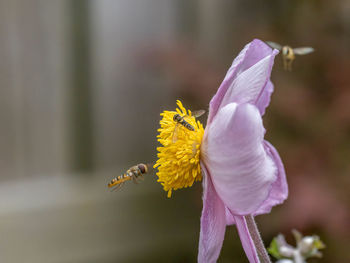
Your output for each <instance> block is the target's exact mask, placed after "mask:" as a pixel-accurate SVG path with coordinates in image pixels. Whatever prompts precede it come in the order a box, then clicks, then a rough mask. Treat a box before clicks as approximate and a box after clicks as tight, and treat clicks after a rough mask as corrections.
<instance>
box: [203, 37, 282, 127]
mask: <svg viewBox="0 0 350 263" xmlns="http://www.w3.org/2000/svg"><path fill="white" fill-rule="evenodd" d="M277 54H278V51H277V50H272V49H271V48H270V47H269V46H268V45H266V44H265V43H264V42H262V41H260V40H257V39H255V40H253V41H252V42H251V43H249V44H248V45H246V46H245V47H244V49H243V50H242V51H241V53H240V54H239V55H238V56H237V58H236V59H235V60H234V61H233V63H232V66H231V67H230V69H229V70H228V72H227V74H226V76H225V78H224V80H223V82H222V84H221V85H220V87H219V89H218V91H217V93H216V94H215V96H214V97H213V98H212V100H211V101H210V107H209V117H208V124H209V123H211V122H212V120H213V118H214V117H215V115H216V114H217V112H218V110H219V109H220V108H221V107H224V106H225V105H226V104H228V103H231V102H237V103H252V104H259V107H258V108H259V110H260V112H262V113H263V112H264V111H265V107H266V106H267V104H266V103H261V102H260V103H259V100H260V98H261V97H262V98H264V102H266V98H267V97H269V95H270V94H271V93H270V94H269V95H265V94H264V92H265V91H266V92H269V90H268V89H266V88H265V87H266V85H267V84H268V81H269V78H270V74H271V69H272V65H273V61H274V57H275V56H276V55H277Z"/></svg>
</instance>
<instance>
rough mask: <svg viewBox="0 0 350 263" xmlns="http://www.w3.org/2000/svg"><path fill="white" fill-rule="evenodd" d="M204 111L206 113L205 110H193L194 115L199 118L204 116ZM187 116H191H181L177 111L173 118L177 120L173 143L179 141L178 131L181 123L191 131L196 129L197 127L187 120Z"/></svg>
mask: <svg viewBox="0 0 350 263" xmlns="http://www.w3.org/2000/svg"><path fill="white" fill-rule="evenodd" d="M204 113H205V110H198V111H194V112H192V116H193V117H195V118H198V117H200V116H202V115H203V114H204ZM186 117H189V116H188V115H184V116H181V115H180V114H178V113H176V114H175V115H174V117H173V120H174V121H175V122H176V124H175V128H174V132H173V143H174V142H176V141H177V133H178V129H179V127H180V125H182V126H183V127H185V128H186V129H188V130H190V131H194V130H195V128H194V127H193V126H192V125H191V124H190V123H188V122H187V121H186V120H185V118H186Z"/></svg>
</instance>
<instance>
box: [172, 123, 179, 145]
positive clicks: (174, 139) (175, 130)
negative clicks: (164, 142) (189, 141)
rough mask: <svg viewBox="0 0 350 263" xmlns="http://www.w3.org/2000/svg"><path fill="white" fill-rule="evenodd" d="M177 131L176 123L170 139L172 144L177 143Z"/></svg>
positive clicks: (177, 125)
mask: <svg viewBox="0 0 350 263" xmlns="http://www.w3.org/2000/svg"><path fill="white" fill-rule="evenodd" d="M178 131H179V124H178V123H176V124H175V128H174V132H173V138H172V141H173V143H174V142H176V141H177V133H178Z"/></svg>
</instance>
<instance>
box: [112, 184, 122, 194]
mask: <svg viewBox="0 0 350 263" xmlns="http://www.w3.org/2000/svg"><path fill="white" fill-rule="evenodd" d="M123 185H124V182H121V183H119V184H117V185H116V186H114V187H113V188H112V190H111V192H115V191H118V190H119V189H120V188H122V187H123Z"/></svg>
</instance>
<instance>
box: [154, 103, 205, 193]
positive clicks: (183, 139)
mask: <svg viewBox="0 0 350 263" xmlns="http://www.w3.org/2000/svg"><path fill="white" fill-rule="evenodd" d="M177 106H178V107H179V108H177V109H176V111H164V112H162V113H161V114H160V115H161V116H162V117H163V118H162V119H161V121H160V129H158V131H159V135H158V136H157V138H158V141H159V143H160V144H161V145H162V146H161V147H158V148H157V150H158V160H157V162H156V164H155V165H154V168H156V167H158V172H157V176H158V182H160V183H161V184H162V186H163V188H164V191H167V192H168V197H171V193H172V190H177V189H181V188H184V187H189V186H192V185H193V183H194V182H195V181H200V180H202V175H201V168H200V164H199V158H200V149H201V143H202V138H203V134H204V129H203V125H202V124H201V123H200V122H199V121H196V118H195V117H194V116H192V113H191V111H190V110H188V111H187V110H186V109H185V108H184V107H183V106H182V103H181V101H179V100H178V101H177ZM176 114H178V115H179V116H177V117H178V119H177V120H174V116H175V115H176ZM189 125H190V126H191V127H192V128H194V130H193V129H191V127H190V126H189Z"/></svg>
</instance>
